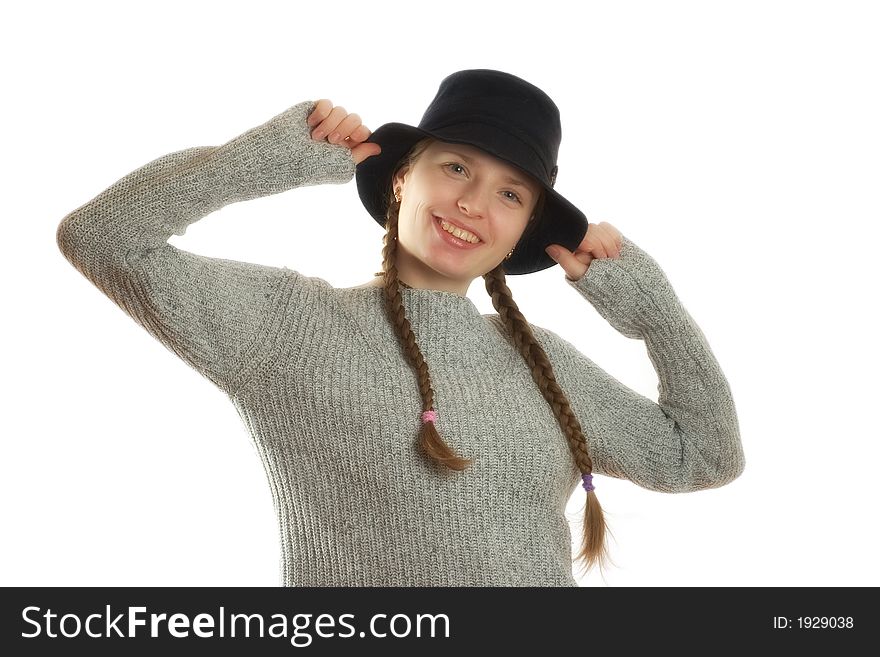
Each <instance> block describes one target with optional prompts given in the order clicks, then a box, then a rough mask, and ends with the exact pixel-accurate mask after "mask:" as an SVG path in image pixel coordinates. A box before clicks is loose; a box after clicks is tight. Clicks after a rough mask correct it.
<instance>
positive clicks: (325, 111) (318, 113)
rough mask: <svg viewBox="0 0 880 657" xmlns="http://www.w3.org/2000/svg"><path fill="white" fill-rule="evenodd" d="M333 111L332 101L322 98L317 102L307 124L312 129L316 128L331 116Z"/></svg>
mask: <svg viewBox="0 0 880 657" xmlns="http://www.w3.org/2000/svg"><path fill="white" fill-rule="evenodd" d="M331 109H333V103H332V102H331V101H330V99H328V98H322V99H320V100H318V101H316V102H315V107H314V109H312V111H311V113H310V114H309V117H308V119H306V123H307V124H308V126H309V127H310V128H314V127H315V126H316V125H318V124H319V123H320V122H321V121H323V120H324V119H326V118H327V116H329V114H330V110H331Z"/></svg>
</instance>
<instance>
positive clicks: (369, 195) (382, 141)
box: [355, 123, 589, 275]
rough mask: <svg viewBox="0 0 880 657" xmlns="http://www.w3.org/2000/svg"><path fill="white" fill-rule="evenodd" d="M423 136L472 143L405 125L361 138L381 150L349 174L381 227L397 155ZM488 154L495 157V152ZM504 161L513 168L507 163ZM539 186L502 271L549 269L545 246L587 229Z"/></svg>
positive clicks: (577, 237) (567, 241) (578, 215)
mask: <svg viewBox="0 0 880 657" xmlns="http://www.w3.org/2000/svg"><path fill="white" fill-rule="evenodd" d="M425 137H432V138H434V139H437V140H438V141H443V142H448V143H462V144H470V145H473V144H471V142H469V141H466V140H455V139H451V138H448V137H445V136H444V137H440V136H437V135H435V134H433V133H431V132H429V131H426V130H422V129H421V128H417V127H415V126H411V125H407V124H405V123H386V124H384V125H382V126H380V127H378V128H376V130H374V131H373V132H372V134H371V135H370V137H369V139H367V140H366V141H367V142H370V143H376V144H379V146H380V147H381V148H382V152H381V153H379V154H378V155H371V156H370V157H368V158H367V159H365V160H363V161H362V162H360V163H359V164H358V165H357V167H356V171H355V178H356V183H357V189H358V195H359V196H360V199H361V202H362V203H363V205H364V207H365V208H366V209H367V212H369V214H370V216H372V217H373V219H375V220H376V222H377V223H378V224H379V225H380V226H382V227H383V228H384V227H385V220H386V212H387V209H388V208H387V202H388V197H387V195H388V194H390V190H391V180H392V176H393V174H394V170H395V169H396V168H397V165H398V163H399V162H400V160H401V158H402V157H403V156H404V155H406V154H407V153H408V152H409V150H410V149H411V148H412V147H413V146H414V145H415V144H416V143H417V142H418V141H420V140H422V139H424V138H425ZM477 147H480V146H478V145H477ZM480 148H481V147H480ZM483 150H485V149H483ZM492 155H495V156H496V157H498V156H497V155H496V154H495V153H492ZM501 159H504V158H501ZM510 164H511V165H513V166H516V164H515V163H513V162H511V163H510ZM539 182H541V181H539ZM541 184H542V186H543V187H544V192H545V200H544V210H543V212H542V213H541V215H540V216H539V217H536V219H535V220H534V221H532V222H531V223H530V224H529V226H528V227H527V228H526V230H525V231H524V232H523V234H522V237H521V238H520V240H519V242H517V244H516V247H515V248H514V251H513V255H512V256H511V257H510V258H509V259H507V260H504V261H503V269H504V272H505V273H506V274H511V275H518V274H531V273H533V272H537V271H542V270H544V269H548V268H550V267H552V266H553V265H555V264H556V261H555V260H553V259H552V258H551V257H550V256H548V255H547V253H546V252H545V250H544V249H546V248H547V246H549V245H550V244H561V245H562V246H564V247H565V248H567V249H568V250H569V251H574V250H575V249H577V247H578V246H579V245H580V244H581V242H582V241H583V239H584V235H586V233H587V228H588V226H589V222H588V221H587V218H586V216H585V215H584V213H583V212H581V211H580V210H579V209H578V208H577V207H575V206H574V205H573V204H572V203H571V202H569V201H568V200H567V199H566V198H565V197H563V196H562V195H560V194H559V193H558V192H556V191H555V190H554V189H553V188H552V187H550V186H549V185H546V184H544V183H543V182H541Z"/></svg>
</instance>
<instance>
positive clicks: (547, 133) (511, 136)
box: [356, 69, 588, 274]
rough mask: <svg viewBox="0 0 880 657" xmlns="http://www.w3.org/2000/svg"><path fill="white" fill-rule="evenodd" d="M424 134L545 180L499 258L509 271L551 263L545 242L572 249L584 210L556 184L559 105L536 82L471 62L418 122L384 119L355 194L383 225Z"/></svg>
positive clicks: (583, 225) (582, 228) (583, 228)
mask: <svg viewBox="0 0 880 657" xmlns="http://www.w3.org/2000/svg"><path fill="white" fill-rule="evenodd" d="M425 137H434V138H435V139H438V140H440V141H444V142H451V143H457V144H470V145H472V146H476V147H477V148H480V149H482V150H484V151H485V152H487V153H489V154H491V155H494V156H495V157H498V158H500V159H502V160H504V161H506V162H509V163H510V164H512V165H513V166H515V167H518V168H519V169H521V170H522V171H525V172H526V173H528V174H529V175H531V176H532V177H533V178H535V180H537V181H538V182H540V183H541V184H543V185H544V189H545V203H544V210H543V212H541V214H540V216H538V217H535V219H534V220H533V221H532V222H530V224H529V226H528V227H527V228H526V230H525V231H524V232H523V235H522V237H521V238H520V240H519V242H517V244H516V246H515V247H514V250H513V255H512V256H511V257H510V258H508V259H506V260H504V261H503V267H504V271H505V273H507V274H530V273H532V272H536V271H541V270H542V269H547V268H548V267H552V266H553V265H555V264H556V261H555V260H553V259H552V258H551V257H550V256H548V255H547V253H546V252H545V251H544V249H545V248H546V247H547V246H548V245H550V244H561V245H562V246H564V247H565V248H567V249H568V250H569V251H574V250H576V249H577V247H578V246H579V245H580V244H581V241H582V240H583V239H584V235H585V234H586V232H587V225H588V222H587V218H586V216H584V213H583V212H581V211H580V210H578V209H577V208H576V207H575V206H574V205H572V204H571V203H570V202H568V201H567V200H566V199H564V198H563V197H562V196H560V195H559V194H558V193H557V192H556V191H554V190H553V185H554V184H555V183H556V173H557V171H558V170H559V166H558V165H557V164H556V159H557V156H558V154H559V143H560V141H561V140H562V126H561V124H560V120H559V109H558V108H557V107H556V104H555V103H554V102H553V100H552V99H551V98H550V97H549V96H548V95H547V94H545V93H544V92H543V91H541V90H540V89H538V87H536V86H534V85H533V84H530V83H529V82H526V81H525V80H523V79H521V78H518V77H517V76H515V75H512V74H510V73H504V72H502V71H494V70H491V69H469V70H464V71H458V72H456V73H453V74H451V75H449V76H447V77H446V78H444V79H443V81H442V82H441V83H440V88H439V90H438V91H437V95H436V96H434V100H432V101H431V104H430V105H429V106H428V109H427V110H426V111H425V114H424V115H423V116H422V120H421V121H420V122H419V125H418V127H413V126H410V125H406V124H405V123H386V124H384V125H382V126H379V127H378V128H376V130H375V131H373V133H372V134H371V135H370V137H369V139H367V140H366V141H367V142H373V143H376V144H379V145H380V146H381V147H382V152H381V153H379V154H378V155H371V156H370V157H368V158H366V159H365V160H363V161H362V162H361V163H360V164H358V165H357V168H356V178H357V188H358V195H359V196H360V197H361V202H362V203H363V204H364V207H366V208H367V211H368V212H369V213H370V215H371V216H372V217H373V218H374V219H375V220H376V221H377V222H378V223H379V225H380V226H382V227H384V226H385V218H386V211H387V207H386V202H387V200H386V196H387V194H388V192H389V189H390V186H391V178H392V175H393V173H394V170H395V169H396V168H397V165H398V164H399V162H400V159H401V158H402V157H403V156H404V155H406V154H407V153H408V152H409V150H410V149H411V148H412V147H413V146H414V145H415V144H416V142H418V141H420V140H421V139H424V138H425Z"/></svg>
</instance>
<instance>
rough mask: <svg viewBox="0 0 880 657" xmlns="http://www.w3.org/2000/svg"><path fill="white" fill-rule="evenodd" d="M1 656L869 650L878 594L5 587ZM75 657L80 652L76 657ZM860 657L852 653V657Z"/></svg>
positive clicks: (820, 591) (806, 590)
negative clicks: (203, 651) (196, 652)
mask: <svg viewBox="0 0 880 657" xmlns="http://www.w3.org/2000/svg"><path fill="white" fill-rule="evenodd" d="M0 591H2V607H0V613H2V616H0V623H2V636H0V642H2V643H0V649H2V650H3V652H4V654H6V655H21V654H39V655H53V654H59V655H61V654H69V651H70V650H73V649H82V650H83V651H84V652H83V653H82V654H88V655H104V654H107V655H111V654H112V655H119V654H125V653H124V652H123V651H126V650H128V649H130V648H136V649H137V648H141V647H149V648H152V649H153V650H161V651H162V655H163V657H165V656H166V655H175V654H181V655H183V654H187V655H192V654H194V653H193V651H194V650H201V649H211V650H216V649H220V650H223V649H224V648H226V647H230V648H232V649H237V650H241V649H243V650H249V651H250V650H254V651H256V653H255V654H260V655H270V654H272V655H274V654H279V655H280V654H291V653H296V652H298V651H299V652H305V653H308V654H313V655H336V654H341V653H342V651H344V650H351V649H354V650H369V651H381V654H383V655H397V654H400V655H411V654H414V652H413V651H418V652H417V653H416V654H419V655H432V654H438V655H439V654H445V655H449V654H450V653H449V651H450V650H452V649H479V650H484V649H488V650H493V651H496V650H499V651H500V650H513V651H515V654H523V653H526V654H528V653H531V652H532V651H541V652H542V653H545V652H547V651H548V650H549V651H552V652H556V651H559V650H572V651H575V650H584V651H585V653H584V654H589V653H591V652H594V651H595V650H597V649H615V650H628V649H633V650H635V649H645V648H648V649H650V650H661V651H666V650H673V651H675V652H676V653H678V654H717V653H718V651H725V652H726V651H728V650H732V649H737V648H753V649H762V650H763V649H765V648H766V649H770V650H772V649H774V648H793V649H798V650H805V651H807V653H808V654H810V653H812V652H813V651H816V652H817V653H818V652H820V651H823V650H831V649H854V648H855V647H856V646H865V645H873V642H871V643H866V641H870V640H871V639H874V638H875V637H876V635H877V629H876V627H877V607H878V605H877V603H876V602H873V603H869V602H868V601H869V600H872V599H873V600H876V591H877V589H876V588H868V587H866V588H836V587H827V588H806V587H804V588H797V587H789V588H759V587H743V588H694V587H682V588H633V587H627V588H577V589H562V588H558V589H557V588H352V589H345V588H281V587H279V588H60V587H59V588H5V589H2V590H0ZM76 654H80V653H76ZM845 654H852V653H845Z"/></svg>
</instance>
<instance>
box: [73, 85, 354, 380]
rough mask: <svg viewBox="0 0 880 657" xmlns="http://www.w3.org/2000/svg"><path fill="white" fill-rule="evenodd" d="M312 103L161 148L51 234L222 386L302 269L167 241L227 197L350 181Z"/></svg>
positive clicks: (89, 274)
mask: <svg viewBox="0 0 880 657" xmlns="http://www.w3.org/2000/svg"><path fill="white" fill-rule="evenodd" d="M314 107H315V102H314V101H303V102H301V103H298V104H296V105H293V106H292V107H289V108H288V109H286V110H285V111H283V112H281V113H280V114H278V115H276V116H274V117H272V118H271V119H269V120H268V121H266V122H265V123H262V124H261V125H259V126H256V127H254V128H252V129H250V130H248V131H246V132H244V133H242V134H240V135H238V136H237V137H234V138H233V139H231V140H229V141H228V142H226V143H225V144H222V145H220V146H203V147H194V148H188V149H185V150H181V151H177V152H174V153H169V154H167V155H164V156H162V157H159V158H157V159H155V160H153V161H151V162H149V163H147V164H145V165H144V166H142V167H140V168H138V169H136V170H135V171H133V172H131V173H129V174H128V175H126V176H124V177H123V178H121V179H120V180H118V181H117V182H115V183H114V184H113V185H111V186H110V187H109V188H108V189H106V190H105V191H103V192H101V193H100V194H98V195H97V196H96V197H95V198H93V199H92V200H90V201H88V202H87V203H85V204H84V205H82V206H80V207H79V208H77V209H76V210H74V211H73V212H71V213H70V214H68V215H67V216H65V217H64V218H63V219H62V221H61V223H60V224H59V226H58V229H57V232H56V240H57V243H58V247H59V248H60V250H61V252H62V253H63V254H64V256H65V257H66V258H67V259H68V260H69V261H70V262H71V263H72V264H73V265H74V266H75V267H76V268H77V269H78V270H79V271H80V272H81V273H82V274H83V275H84V276H85V277H86V278H87V279H88V280H89V281H91V282H92V283H93V284H94V285H95V286H97V287H98V288H99V289H100V290H101V291H102V292H103V293H104V294H106V295H107V296H108V297H109V298H110V299H111V300H113V302H114V303H116V304H117V305H118V306H119V307H120V308H122V309H123V310H124V311H125V312H126V313H127V314H128V315H130V316H131V317H132V318H133V319H135V321H137V322H138V323H139V324H140V325H141V326H143V327H144V328H145V329H146V330H147V331H149V332H150V333H151V334H152V335H153V336H154V337H155V338H156V339H158V340H159V341H160V342H162V343H163V344H164V345H165V346H166V347H167V348H169V349H170V350H171V351H173V352H174V353H175V354H177V355H178V356H180V357H181V358H182V359H183V360H185V361H186V362H187V363H189V364H190V365H191V366H192V367H194V368H195V369H196V370H197V371H198V372H200V373H201V374H203V375H204V376H205V377H206V378H208V379H209V380H211V381H212V382H213V383H215V384H216V385H217V386H218V387H219V388H221V389H222V390H225V391H226V392H228V393H230V394H231V393H232V392H233V391H234V390H235V389H236V388H237V387H238V386H240V385H241V384H242V383H243V381H244V380H245V379H246V377H247V373H248V369H249V367H250V366H251V362H250V359H249V356H250V355H251V354H253V353H256V352H258V351H260V350H261V348H262V343H263V342H264V341H265V340H267V339H268V336H269V333H270V331H271V325H272V319H273V312H274V308H276V307H278V305H279V304H280V303H287V302H289V299H290V298H291V297H295V295H296V294H297V290H296V289H291V288H295V287H296V286H297V285H298V284H299V282H300V281H301V280H302V278H303V277H301V276H300V275H299V274H298V273H297V272H291V271H290V270H288V269H286V268H275V267H267V266H263V265H257V264H251V263H246V262H239V261H234V260H225V259H219V258H209V257H206V256H202V255H198V254H194V253H190V252H187V251H185V250H182V249H179V248H177V247H175V246H173V245H171V244H169V243H168V239H169V238H170V237H171V235H174V234H176V235H183V234H184V232H185V231H186V227H187V226H188V225H189V224H191V223H193V222H195V221H197V220H199V219H201V218H202V217H205V216H206V215H208V214H210V213H212V212H214V211H215V210H218V209H219V208H222V207H224V206H226V205H228V204H230V203H235V202H239V201H245V200H249V199H253V198H257V197H261V196H268V195H270V194H277V193H280V192H283V191H286V190H289V189H293V188H296V187H301V186H307V185H315V184H323V183H344V182H347V181H349V180H351V178H352V177H353V176H354V172H355V163H354V159H353V158H352V156H351V151H350V150H349V149H348V148H346V147H344V146H341V145H334V144H330V143H328V142H327V141H317V140H314V139H312V138H311V135H310V129H309V127H308V125H307V122H306V121H307V117H308V115H309V113H311V111H312V110H313V109H314ZM281 297H284V299H282V298H281ZM285 300H286V301H285Z"/></svg>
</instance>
